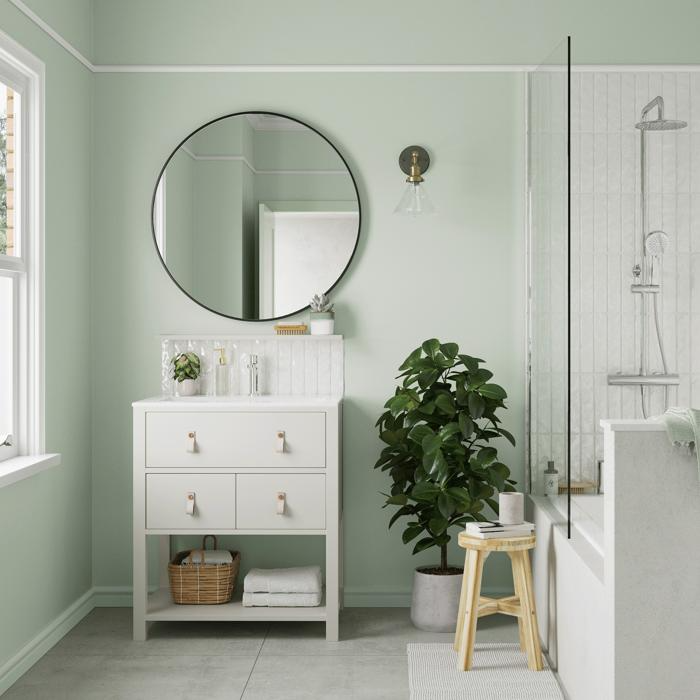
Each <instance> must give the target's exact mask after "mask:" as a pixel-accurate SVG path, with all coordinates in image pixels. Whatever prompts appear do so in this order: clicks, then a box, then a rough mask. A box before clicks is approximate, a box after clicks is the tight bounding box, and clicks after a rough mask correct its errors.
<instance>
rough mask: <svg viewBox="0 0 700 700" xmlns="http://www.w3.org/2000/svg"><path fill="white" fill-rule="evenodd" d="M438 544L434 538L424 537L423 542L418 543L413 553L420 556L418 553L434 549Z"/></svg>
mask: <svg viewBox="0 0 700 700" xmlns="http://www.w3.org/2000/svg"><path fill="white" fill-rule="evenodd" d="M436 544H437V542H436V541H435V539H434V538H432V537H424V538H423V539H422V540H418V542H416V546H415V547H414V548H413V553H414V554H418V552H422V551H423V550H425V549H428V548H429V547H434V546H435V545H436Z"/></svg>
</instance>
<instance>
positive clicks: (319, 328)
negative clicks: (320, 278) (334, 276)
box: [309, 294, 335, 335]
mask: <svg viewBox="0 0 700 700" xmlns="http://www.w3.org/2000/svg"><path fill="white" fill-rule="evenodd" d="M309 306H310V307H311V314H310V319H309V320H310V324H309V325H310V326H311V335H333V329H334V327H335V312H334V311H333V304H331V301H330V299H329V298H328V295H327V294H320V295H319V294H314V297H313V299H312V300H311V302H310V303H309Z"/></svg>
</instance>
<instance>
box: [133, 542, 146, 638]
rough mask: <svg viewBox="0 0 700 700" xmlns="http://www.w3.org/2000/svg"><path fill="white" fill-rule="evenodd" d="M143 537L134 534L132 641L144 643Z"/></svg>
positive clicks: (144, 588)
mask: <svg viewBox="0 0 700 700" xmlns="http://www.w3.org/2000/svg"><path fill="white" fill-rule="evenodd" d="M146 545H147V540H146V537H145V535H143V534H141V533H138V532H137V533H134V592H133V598H134V602H133V605H134V610H133V612H134V641H136V642H145V641H146V636H147V627H148V626H147V623H146V605H147V603H148V562H147V560H146V559H147V556H146V550H147V546H146Z"/></svg>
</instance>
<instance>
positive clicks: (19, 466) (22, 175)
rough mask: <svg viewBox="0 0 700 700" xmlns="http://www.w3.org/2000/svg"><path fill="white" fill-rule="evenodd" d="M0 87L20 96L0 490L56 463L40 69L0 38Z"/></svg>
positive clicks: (4, 267) (4, 260)
mask: <svg viewBox="0 0 700 700" xmlns="http://www.w3.org/2000/svg"><path fill="white" fill-rule="evenodd" d="M0 80H2V82H3V83H5V84H6V85H8V86H9V87H11V88H12V89H13V90H14V91H15V92H16V93H18V94H19V95H20V114H19V119H18V120H16V121H15V126H16V131H17V149H16V150H17V153H16V158H15V167H16V174H17V177H16V179H15V180H16V188H17V193H18V198H17V209H16V219H15V220H16V232H17V236H18V237H17V242H18V252H19V255H18V256H0V274H2V275H3V276H10V277H11V278H12V279H13V288H14V290H15V294H14V295H13V297H14V298H13V301H14V304H15V317H14V322H13V332H14V340H15V347H16V351H17V354H16V356H15V363H14V367H13V370H14V380H15V390H16V393H14V394H13V406H14V408H15V412H16V415H15V417H14V418H15V420H14V421H13V430H14V435H13V446H12V448H10V449H9V451H8V453H6V455H11V456H9V457H7V456H4V455H3V454H2V453H1V451H2V450H5V449H8V448H4V447H0V487H1V486H5V485H8V484H10V483H13V482H15V481H18V480H20V479H23V478H25V477H27V476H30V475H31V474H34V473H36V472H38V471H43V470H44V469H46V468H48V467H50V466H54V465H56V464H59V463H60V455H55V454H53V455H47V454H44V449H45V446H44V410H45V407H44V403H45V402H44V83H45V78H44V64H43V62H42V61H40V60H39V59H37V58H36V57H35V56H34V55H33V54H31V53H30V52H29V51H27V50H26V49H24V48H23V47H22V46H21V45H20V44H18V43H17V42H16V41H14V39H12V38H11V37H9V36H7V35H6V34H4V33H3V32H0Z"/></svg>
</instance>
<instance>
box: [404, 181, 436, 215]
mask: <svg viewBox="0 0 700 700" xmlns="http://www.w3.org/2000/svg"><path fill="white" fill-rule="evenodd" d="M433 213H435V207H434V206H433V203H432V201H431V200H430V198H429V197H428V193H427V192H426V191H425V185H424V184H423V183H422V182H409V183H407V184H406V188H405V189H404V191H403V195H402V196H401V199H400V200H399V203H398V204H397V205H396V209H394V214H409V215H412V216H418V215H419V214H433Z"/></svg>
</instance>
